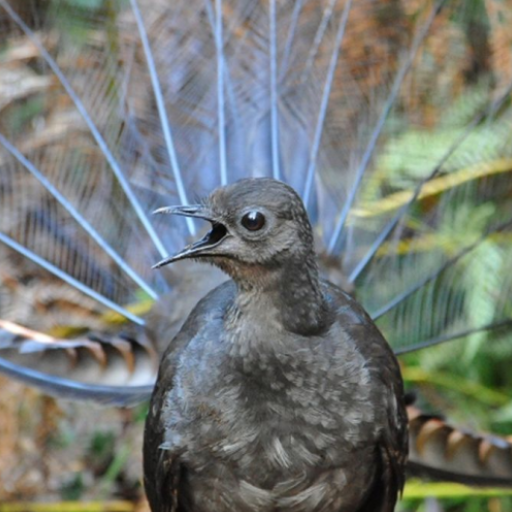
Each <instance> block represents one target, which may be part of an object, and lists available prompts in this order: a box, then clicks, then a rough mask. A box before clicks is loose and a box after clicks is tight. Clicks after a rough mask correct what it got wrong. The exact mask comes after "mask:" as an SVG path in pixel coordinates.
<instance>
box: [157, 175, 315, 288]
mask: <svg viewBox="0 0 512 512" xmlns="http://www.w3.org/2000/svg"><path fill="white" fill-rule="evenodd" d="M155 213H166V214H173V215H182V216H187V217H196V218H200V219H204V220H206V221H209V222H210V223H211V226H212V227H211V230H210V231H209V232H208V233H207V234H206V235H205V236H204V237H203V238H201V239H200V240H198V241H195V242H193V243H192V244H190V245H188V246H187V247H185V248H184V249H183V250H182V251H180V252H178V253H177V254H174V255H173V256H170V257H168V258H165V259H163V260H162V261H160V262H159V263H157V264H156V265H155V266H154V268H160V267H162V266H164V265H168V264H169V263H173V262H175V261H178V260H183V259H187V258H193V259H198V260H203V261H207V262H209V263H212V264H214V265H216V266H218V267H220V268H221V269H222V270H224V271H225V272H226V273H227V274H229V275H230V276H231V277H233V278H234V279H236V278H237V276H240V274H243V276H244V278H245V279H247V277H248V275H247V274H248V273H252V275H253V276H254V275H256V274H259V273H261V272H263V271H265V270H267V271H275V270H277V269H279V268H282V267H283V266H286V265H288V264H291V263H295V262H301V263H304V262H305V261H308V260H310V259H311V258H313V260H314V249H313V233H312V229H311V224H310V222H309V219H308V216H307V213H306V210H305V208H304V205H303V203H302V200H301V199H300V197H299V195H298V194H297V193H296V192H295V191H294V190H293V189H292V188H291V187H290V186H288V185H286V184H285V183H282V182H280V181H276V180H273V179H270V178H256V179H244V180H241V181H238V182H236V183H234V184H232V185H228V186H225V187H220V188H218V189H216V190H214V191H213V192H212V193H211V194H210V196H208V198H207V199H206V200H205V201H204V202H203V203H202V204H197V205H191V206H169V207H164V208H160V209H158V210H156V212H155Z"/></svg>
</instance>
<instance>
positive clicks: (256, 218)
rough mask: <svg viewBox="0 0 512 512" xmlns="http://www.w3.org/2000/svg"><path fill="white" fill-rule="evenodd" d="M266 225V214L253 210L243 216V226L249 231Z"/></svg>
mask: <svg viewBox="0 0 512 512" xmlns="http://www.w3.org/2000/svg"><path fill="white" fill-rule="evenodd" d="M264 225H265V215H263V214H262V213H261V212H258V211H256V210H253V211H252V212H249V213H246V214H245V215H244V216H243V217H242V226H243V227H244V228H245V229H248V230H249V231H258V230H259V229H261V228H262V227H263V226H264Z"/></svg>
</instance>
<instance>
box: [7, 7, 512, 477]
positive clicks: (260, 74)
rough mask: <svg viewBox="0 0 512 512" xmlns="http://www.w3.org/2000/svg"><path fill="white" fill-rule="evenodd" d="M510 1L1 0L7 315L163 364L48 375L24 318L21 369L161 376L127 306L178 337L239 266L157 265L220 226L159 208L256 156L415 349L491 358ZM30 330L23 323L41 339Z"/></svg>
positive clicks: (353, 282) (156, 329) (505, 300)
mask: <svg viewBox="0 0 512 512" xmlns="http://www.w3.org/2000/svg"><path fill="white" fill-rule="evenodd" d="M471 4H472V5H473V3H471ZM490 4H491V3H489V5H490ZM492 4H493V6H492V7H491V6H487V7H486V9H487V11H486V12H485V16H483V15H482V12H479V11H478V9H477V8H476V7H475V6H474V5H473V6H472V7H470V6H469V3H468V2H465V1H463V0H439V1H429V2H405V1H402V0H384V1H382V0H285V1H280V2H277V1H275V0H268V1H263V0H215V1H209V0H208V1H206V0H175V1H173V2H172V3H170V2H168V1H166V0H130V2H116V1H112V2H105V3H104V4H101V3H100V4H98V5H96V4H94V6H93V7H85V6H84V5H82V4H80V5H79V4H76V5H75V4H73V3H71V2H67V1H65V0H52V1H50V2H46V3H41V5H39V4H38V5H37V7H38V9H37V12H36V11H34V10H33V9H32V8H31V7H28V5H27V4H25V3H18V2H14V1H12V0H0V27H1V28H2V29H3V30H2V31H1V34H2V35H1V36H0V45H1V49H2V52H1V53H0V66H1V67H2V74H1V75H2V76H0V113H1V116H0V242H2V245H1V248H0V255H1V257H2V260H3V261H4V262H5V264H4V267H3V270H2V272H1V273H0V281H1V282H2V284H3V292H2V294H0V318H5V319H7V318H8V319H9V321H12V322H17V323H18V324H20V325H23V326H26V327H24V328H29V329H33V330H34V331H38V332H39V331H40V332H44V333H45V334H44V335H46V336H50V338H51V339H52V340H53V342H52V343H53V347H59V348H53V349H52V353H53V354H54V355H55V354H57V353H58V352H59V351H60V350H62V351H64V353H70V351H72V352H73V351H74V354H75V355H73V356H72V357H74V358H75V359H77V365H78V366H80V365H79V364H78V361H80V360H81V359H82V358H81V357H80V355H84V354H91V353H93V354H94V353H96V355H98V354H100V353H101V354H103V355H104V356H101V357H103V359H104V360H108V361H110V360H112V361H116V363H115V364H116V365H117V367H118V369H119V368H121V367H123V366H125V367H126V365H127V363H128V362H129V360H131V359H133V361H135V363H136V364H135V363H134V364H135V366H137V364H139V363H138V361H139V358H140V360H141V361H142V360H144V361H146V363H147V366H144V365H143V364H141V368H142V367H144V368H146V370H147V372H146V373H144V375H145V377H144V379H147V380H146V381H144V382H142V381H141V380H140V379H139V380H137V379H138V378H137V379H134V378H133V376H134V375H135V374H137V372H135V373H130V371H128V373H123V372H120V373H119V372H118V373H115V375H116V376H120V375H121V376H122V378H121V379H120V380H116V379H117V377H116V379H114V377H113V375H114V370H113V369H110V368H111V367H110V366H109V365H107V366H106V367H105V369H104V371H103V372H102V374H101V375H102V378H104V379H105V382H102V381H101V379H100V381H98V380H97V379H99V378H100V377H99V374H97V373H96V374H94V371H93V370H92V369H91V368H92V367H95V364H92V365H89V369H88V370H87V372H89V370H91V371H92V373H90V374H89V373H84V374H83V376H84V378H83V381H82V382H79V381H80V379H79V378H78V376H77V375H76V376H75V375H74V376H73V379H71V378H68V377H69V375H68V373H67V372H68V369H67V368H68V356H64V357H62V358H61V362H60V363H59V364H58V365H56V366H55V367H54V368H53V369H52V370H53V376H50V375H49V373H45V372H43V371H42V370H46V369H47V370H50V368H48V367H45V366H44V357H43V359H39V360H34V361H31V362H29V361H27V360H24V359H23V358H24V357H25V356H23V355H19V354H18V353H17V352H18V348H19V343H20V342H19V339H17V338H16V339H17V341H16V343H15V345H16V346H14V345H12V344H11V345H9V347H8V348H5V351H4V352H3V354H4V356H5V358H4V359H2V360H0V371H2V372H4V373H7V374H9V375H12V376H14V377H17V378H20V379H22V380H24V381H25V382H27V383H30V384H32V385H36V386H39V387H42V388H43V389H45V390H46V391H49V392H53V393H58V394H64V395H66V396H73V397H84V398H91V397H93V398H94V396H95V394H96V396H97V397H98V399H99V400H100V401H104V402H110V403H117V404H125V403H130V402H133V401H134V400H137V399H140V398H143V397H144V396H145V393H147V392H149V391H148V390H149V389H150V388H151V386H152V382H153V379H154V374H153V373H152V372H153V371H154V370H153V369H152V368H153V367H152V366H151V365H150V364H149V363H150V360H151V357H150V353H149V352H148V349H147V347H146V345H140V343H137V342H136V343H135V344H133V343H131V342H130V341H129V340H120V338H119V334H118V331H119V329H124V330H127V331H130V330H132V329H136V330H137V332H139V333H140V332H143V333H144V334H143V335H142V337H140V336H137V337H136V340H139V341H140V340H141V339H146V338H147V339H148V340H149V341H148V343H149V345H147V346H149V347H152V348H151V350H154V351H155V352H156V353H161V351H162V347H164V346H165V345H166V344H167V343H168V342H169V341H170V340H171V339H172V335H173V333H174V332H176V330H177V329H178V328H179V325H181V322H182V321H183V319H184V318H185V317H186V315H187V314H188V312H189V311H190V309H191V307H192V306H193V305H194V304H195V302H197V299H198V298H199V297H201V296H202V294H203V293H204V292H206V291H207V290H208V289H210V288H211V287H213V286H214V285H215V284H216V283H217V282H218V280H219V278H218V277H217V276H215V277H213V276H211V275H210V274H209V272H203V271H201V270H198V268H197V267H194V268H193V269H188V268H186V267H178V270H177V271H174V272H171V271H166V272H154V271H152V270H151V265H152V264H153V263H155V262H156V261H158V260H159V259H161V257H163V256H165V255H167V254H169V253H171V252H173V251H175V250H177V249H180V248H181V247H182V246H183V245H184V244H185V242H186V241H187V239H188V238H189V237H190V236H191V235H193V234H195V233H196V231H198V230H200V229H201V227H202V226H201V225H200V224H196V223H195V221H192V220H191V219H187V220H184V219H180V218H178V219H173V220H172V221H169V219H168V218H166V219H165V221H163V220H162V218H158V217H154V218H153V217H151V216H150V215H149V212H151V211H153V210H154V209H155V208H157V207H160V206H165V205H169V204H178V203H181V204H183V203H187V202H189V201H195V200H196V199H197V198H199V197H201V196H203V195H205V194H206V193H208V192H209V191H210V190H211V189H212V188H214V187H215V186H218V185H220V184H225V183H229V182H233V181H235V180H237V179H240V178H243V177H248V176H274V177H275V178H278V179H282V180H284V181H286V182H288V183H290V184H291V185H292V186H293V187H295V188H296V189H297V190H298V191H299V193H300V194H301V195H302V197H303V199H304V201H305V203H306V205H307V208H308V211H309V214H310V217H311V219H312V220H313V223H314V226H315V230H316V234H317V238H318V247H319V251H320V252H321V254H322V261H323V270H324V272H325V273H326V274H328V275H329V276H330V277H331V279H333V280H336V281H337V282H339V283H341V284H342V285H343V286H345V287H346V288H348V289H350V291H351V292H353V293H354V294H355V295H356V296H357V297H358V300H359V301H360V302H361V303H362V304H363V305H364V307H365V308H366V309H367V310H368V311H369V312H370V313H372V314H373V316H374V318H375V319H376V320H377V322H378V325H379V327H380V328H381V329H382V330H383V332H384V334H385V336H386V338H387V339H388V340H389V342H390V343H391V345H392V346H393V348H394V349H395V351H396V352H397V353H404V352H411V351H414V350H417V349H419V348H426V347H432V346H433V345H439V344H444V345H446V348H448V347H449V348H450V349H453V351H454V353H455V356H454V357H460V358H461V359H465V360H470V359H471V358H472V357H474V355H475V354H476V353H477V351H480V352H479V353H482V352H484V353H485V350H487V346H488V345H489V344H490V343H492V344H493V346H503V345H504V344H506V343H507V342H509V341H510V335H511V334H510V333H511V327H512V300H511V297H512V274H511V273H510V272H509V271H508V265H507V262H510V261H512V244H511V243H510V240H511V236H510V235H511V230H512V215H511V213H510V212H512V204H511V202H512V180H511V179H510V172H512V149H511V148H512V144H510V142H511V141H510V137H511V133H512V130H511V124H512V109H511V106H510V95H511V94H510V93H511V90H512V76H510V73H509V72H508V73H507V72H506V69H508V67H507V62H509V61H510V59H511V58H510V55H511V52H510V48H509V47H508V46H507V45H510V38H508V39H507V36H506V30H504V27H507V26H508V24H507V14H506V13H505V12H502V11H499V9H498V7H497V6H496V5H494V3H492ZM486 5H487V4H486ZM475 27H476V28H477V29H478V30H476V29H475ZM476 33H478V34H479V37H480V38H481V40H480V41H476V40H475V37H476V36H474V34H476ZM504 70H505V71H504ZM13 84H15V85H14V86H13ZM41 311H44V313H43V314H42V313H41ZM112 312H115V313H112ZM119 324H122V327H119ZM137 326H138V327H137ZM4 331H5V333H6V334H5V335H6V336H7V339H10V340H11V342H12V340H13V339H12V336H13V333H12V332H11V331H9V329H4ZM9 333H10V334H9ZM97 333H102V334H101V335H99V338H98V334H97ZM28 334H29V331H25V333H24V335H23V338H24V339H25V341H24V342H22V345H21V346H24V347H25V348H27V347H30V346H31V347H32V348H34V347H35V346H36V345H38V346H39V347H40V348H41V345H40V343H39V342H38V341H37V340H32V341H31V343H32V345H31V344H30V343H28V342H27V339H29V338H30V336H28V337H27V335H28ZM32 335H33V334H32ZM44 335H43V336H44ZM9 336H10V337H11V338H9ZM18 336H22V335H21V334H18ZM37 336H39V335H37ZM37 336H36V337H37ZM91 336H92V337H93V339H92V340H91ZM456 339H459V340H461V341H460V342H458V343H453V344H447V342H448V341H450V340H456ZM64 340H69V341H68V342H65V341H64ZM126 343H128V345H126ZM122 347H124V348H122ZM45 348H46V347H45ZM123 350H124V352H123ZM45 351H46V350H41V352H42V353H44V352H45ZM95 351H96V352H95ZM130 354H131V355H130ZM432 354H433V355H432V359H435V358H436V356H435V355H434V354H435V352H434V351H433V352H432ZM0 355H2V354H0ZM107 356H108V357H107ZM59 357H60V356H59ZM98 357H99V356H98ZM101 357H100V359H101ZM443 357H445V356H444V355H441V356H437V358H438V359H439V358H443ZM89 359H90V357H89ZM146 363H144V364H146ZM61 364H62V367H60V365H61ZM80 364H82V363H80ZM84 364H85V363H84ZM112 364H114V363H112ZM432 364H435V361H434V363H432ZM437 364H438V365H439V364H440V363H439V362H438V363H437ZM78 366H77V368H78ZM114 366H115V365H114ZM129 366H130V364H128V367H129ZM59 368H61V370H60V369H59ZM109 372H112V373H111V374H110V377H109ZM92 375H96V376H95V377H92ZM75 377H76V378H75ZM109 378H112V379H114V380H115V381H116V385H117V386H119V387H117V388H116V387H115V385H113V384H112V382H113V381H110V382H107V381H108V379H109ZM88 379H92V381H94V382H96V384H94V385H93V382H91V380H88ZM130 379H131V380H130ZM100 382H101V383H100ZM414 421H416V423H417V422H418V421H419V420H418V419H417V418H416V419H414ZM416 423H414V425H416ZM427 424H428V422H427ZM411 425H412V426H414V425H413V423H411ZM414 428H416V427H414ZM414 428H413V429H412V430H413V432H416V430H414ZM444 428H445V427H443V428H441V430H440V432H441V431H442V432H446V430H443V429H444ZM422 435H424V434H422ZM418 436H419V434H418V435H417V436H416V438H414V439H413V440H412V443H413V444H414V443H415V442H416V440H417V437H418ZM468 443H469V442H468ZM477 444H478V443H477ZM491 444H492V443H491ZM427 445H428V443H426V444H425V446H427ZM469 445H471V443H469ZM483 445H485V442H484V441H482V442H481V443H480V444H478V446H479V447H480V448H478V449H481V446H483ZM461 446H462V445H461ZM485 446H487V445H485ZM498 448H499V447H498ZM498 448H496V450H495V451H493V449H491V448H489V450H488V452H489V453H488V454H487V455H485V457H484V458H485V461H487V460H491V459H493V458H494V457H495V454H500V455H499V457H498V458H501V457H502V455H501V453H502V452H501V451H500V450H501V448H499V449H498ZM504 449H505V448H504ZM506 449H508V448H506ZM506 449H505V451H506ZM486 450H487V448H486ZM419 451H421V450H419ZM484 451H485V450H484ZM413 453H415V454H416V452H413ZM418 453H419V452H418ZM486 453H487V452H486ZM489 454H493V455H492V456H491V455H489ZM420 455H421V454H420ZM414 456H416V455H414ZM496 456H497V455H496ZM426 460H428V457H427V459H426ZM457 460H458V459H457ZM500 460H501V459H500ZM485 461H483V459H479V463H478V464H479V465H480V469H481V466H482V464H483V462H485ZM413 462H414V459H413ZM477 462H478V461H477ZM480 463H482V464H480ZM418 464H420V465H421V464H422V462H421V463H418ZM478 464H477V466H478ZM427 465H428V464H427ZM483 465H484V466H485V464H483ZM431 467H434V464H431ZM475 467H476V466H475ZM451 469H453V467H452V468H451ZM451 469H450V470H451ZM484 473H485V468H484ZM498 473H499V472H498ZM439 474H440V475H441V473H439ZM500 475H501V474H498V476H497V478H501V476H500ZM445 476H446V477H448V476H449V474H448V473H446V474H445ZM487 476H489V478H491V477H492V478H494V476H495V475H494V474H493V475H490V474H489V473H487ZM504 478H508V476H505V477H504ZM468 481H471V480H468ZM489 481H490V480H489ZM495 482H497V480H496V481H495ZM507 482H509V481H506V482H505V483H506V484H507V485H509V483H507ZM498 483H499V482H498Z"/></svg>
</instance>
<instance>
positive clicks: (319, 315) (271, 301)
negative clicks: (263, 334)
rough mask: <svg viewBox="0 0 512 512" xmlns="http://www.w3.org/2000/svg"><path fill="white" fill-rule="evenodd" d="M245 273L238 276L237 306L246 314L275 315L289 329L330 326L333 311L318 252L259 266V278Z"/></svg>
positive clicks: (320, 329)
mask: <svg viewBox="0 0 512 512" xmlns="http://www.w3.org/2000/svg"><path fill="white" fill-rule="evenodd" d="M255 273H256V272H255ZM244 277H245V278H244V279H236V278H235V279H234V280H235V282H236V284H237V288H238V293H237V300H236V301H235V302H236V306H237V309H239V310H240V311H241V312H242V313H243V314H244V315H245V314H247V313H249V311H257V312H258V314H259V315H260V319H262V320H263V321H265V319H266V318H275V319H276V320H277V321H278V322H279V323H280V324H281V326H282V327H283V328H284V329H286V330H287V331H290V332H293V333H297V334H302V335H315V334H320V333H321V332H323V331H324V330H325V329H327V328H328V327H329V325H330V323H331V320H330V318H331V315H330V314H329V308H328V305H327V301H326V299H325V297H324V294H323V293H322V287H321V284H320V279H319V273H318V266H317V263H316V258H315V255H314V254H312V255H311V256H310V257H307V258H304V259H301V260H300V261H290V262H289V263H288V264H286V265H283V266H279V267H277V268H273V269H265V270H259V272H258V277H257V279H247V275H245V276H244ZM267 315H268V316H267Z"/></svg>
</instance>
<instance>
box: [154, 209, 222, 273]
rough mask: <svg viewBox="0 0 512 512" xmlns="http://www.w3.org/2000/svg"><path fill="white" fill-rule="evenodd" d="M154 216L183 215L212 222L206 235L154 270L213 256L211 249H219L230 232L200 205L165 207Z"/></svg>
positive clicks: (157, 265) (160, 262)
mask: <svg viewBox="0 0 512 512" xmlns="http://www.w3.org/2000/svg"><path fill="white" fill-rule="evenodd" d="M153 213H154V214H157V213H158V214H160V213H166V214H170V215H181V216H183V217H195V218H197V219H203V220H207V221H208V222H211V224H212V229H211V230H210V231H208V233H206V235H205V236H204V237H203V238H201V240H198V241H197V242H194V243H192V244H190V245H187V247H185V248H184V249H183V250H182V251H180V252H178V253H177V254H174V255H173V256H169V257H168V258H165V259H163V260H162V261H159V262H158V263H157V264H156V265H153V268H160V267H163V266H164V265H169V263H174V262H175V261H179V260H184V259H186V258H199V257H201V256H213V255H212V254H211V252H210V250H211V249H213V248H214V247H217V246H218V245H219V244H220V243H221V242H222V240H223V239H224V238H225V237H226V235H227V233H228V231H227V229H226V227H225V226H224V224H221V223H220V222H218V221H217V220H216V219H215V216H214V215H213V213H212V211H211V210H210V209H209V208H208V207H207V206H203V205H199V204H195V205H190V206H164V207H163V208H158V210H155V211H154V212H153Z"/></svg>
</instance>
